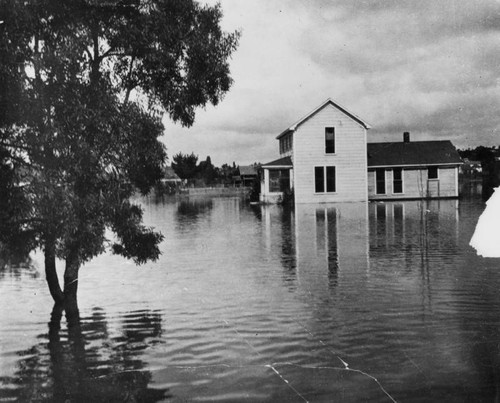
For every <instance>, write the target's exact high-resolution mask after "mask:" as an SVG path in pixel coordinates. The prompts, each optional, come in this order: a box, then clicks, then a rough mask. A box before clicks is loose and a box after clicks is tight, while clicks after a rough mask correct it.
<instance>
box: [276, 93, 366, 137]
mask: <svg viewBox="0 0 500 403" xmlns="http://www.w3.org/2000/svg"><path fill="white" fill-rule="evenodd" d="M327 105H332V106H333V107H334V108H337V109H338V110H339V111H341V112H342V113H344V114H345V115H347V116H349V117H350V118H351V119H352V120H354V121H356V122H357V123H359V124H360V125H361V126H363V127H364V128H365V129H371V126H370V125H369V124H368V123H366V122H365V121H364V120H362V119H361V118H359V117H358V116H356V115H355V114H354V113H352V112H349V111H348V110H347V109H346V108H344V107H343V106H341V105H340V104H339V103H337V102H335V101H333V100H332V99H331V98H328V99H327V100H326V101H325V102H323V103H322V104H321V105H320V106H318V107H317V108H316V109H314V110H312V111H311V112H309V113H308V114H307V115H306V116H304V117H303V118H302V119H300V120H299V121H297V122H295V123H294V124H293V125H292V126H290V127H289V128H288V129H286V130H284V131H283V132H282V133H281V134H279V135H278V136H277V137H276V138H277V139H279V138H281V137H283V136H284V135H285V134H287V133H290V132H294V131H295V130H297V128H298V127H299V126H300V125H301V124H302V123H304V122H306V121H307V120H309V119H311V118H312V117H313V116H314V115H316V114H317V113H318V112H319V111H321V110H322V109H323V108H324V107H326V106H327Z"/></svg>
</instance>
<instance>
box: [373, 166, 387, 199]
mask: <svg viewBox="0 0 500 403" xmlns="http://www.w3.org/2000/svg"><path fill="white" fill-rule="evenodd" d="M375 181H376V187H377V189H376V191H377V194H378V195H383V194H385V169H384V168H378V169H376V170H375Z"/></svg>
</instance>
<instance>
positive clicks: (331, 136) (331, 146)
mask: <svg viewBox="0 0 500 403" xmlns="http://www.w3.org/2000/svg"><path fill="white" fill-rule="evenodd" d="M325 153H326V154H335V127H325Z"/></svg>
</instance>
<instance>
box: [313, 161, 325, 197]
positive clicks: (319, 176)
mask: <svg viewBox="0 0 500 403" xmlns="http://www.w3.org/2000/svg"><path fill="white" fill-rule="evenodd" d="M314 182H315V188H314V191H315V192H316V193H323V192H324V191H325V170H324V169H323V167H314Z"/></svg>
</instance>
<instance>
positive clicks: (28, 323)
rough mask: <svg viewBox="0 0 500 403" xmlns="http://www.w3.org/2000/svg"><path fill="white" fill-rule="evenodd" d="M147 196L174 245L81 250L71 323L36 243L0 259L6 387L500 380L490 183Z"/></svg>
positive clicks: (465, 391)
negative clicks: (471, 193)
mask: <svg viewBox="0 0 500 403" xmlns="http://www.w3.org/2000/svg"><path fill="white" fill-rule="evenodd" d="M144 206H145V219H146V222H147V223H148V225H155V226H156V227H157V228H158V229H160V230H161V232H162V233H163V234H164V236H165V240H164V242H163V243H162V245H161V250H162V253H163V254H162V257H161V258H160V260H159V261H158V262H155V263H148V264H146V265H144V266H141V267H136V266H134V265H133V264H132V263H130V262H128V261H126V260H123V259H122V258H119V257H116V256H112V255H103V256H100V257H99V258H97V259H95V260H93V261H92V262H91V263H89V264H88V265H86V266H85V267H83V268H82V270H81V275H80V286H79V287H80V288H79V308H80V320H79V321H76V322H75V323H72V322H70V324H69V325H68V324H67V321H66V320H65V319H64V317H63V318H62V320H61V319H60V314H61V313H58V312H51V310H52V303H51V298H50V295H49V293H48V290H47V286H46V284H45V279H44V275H43V266H42V262H43V259H41V256H39V255H34V256H33V262H32V265H27V266H24V267H20V268H16V269H9V270H4V271H2V272H0V303H1V304H2V307H3V309H2V310H1V311H0V342H1V344H0V401H17V400H19V401H93V402H94V401H103V402H108V401H117V402H118V401H120V402H121V401H172V402H178V401H228V402H233V401H269V402H274V401H286V402H303V401H311V402H323V401H324V402H330V401H375V402H376V401H380V402H391V401H401V402H419V401H422V402H428V401H440V402H443V401H450V402H460V401H464V402H465V401H467V402H469V401H494V400H495V399H498V398H499V391H498V387H499V385H500V350H499V345H500V296H499V293H498V290H499V289H500V261H499V260H497V259H484V258H481V257H477V256H476V255H475V253H474V251H473V250H472V249H471V248H470V247H469V246H468V242H469V240H470V237H471V235H472V232H473V230H474V226H475V224H476V222H477V218H478V216H479V214H480V213H481V211H482V209H483V207H484V204H483V203H482V202H481V201H478V200H473V199H471V200H462V201H460V202H458V201H449V200H447V201H433V202H430V203H427V202H387V203H368V204H366V203H350V204H332V205H317V206H315V205H307V206H302V205H301V206H297V207H296V208H294V209H286V208H283V207H280V206H249V205H246V204H245V203H244V202H243V201H241V200H240V199H237V198H226V199H211V200H210V199H191V200H188V199H185V200H177V201H155V200H153V199H151V200H145V201H144ZM58 315H59V316H58Z"/></svg>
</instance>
